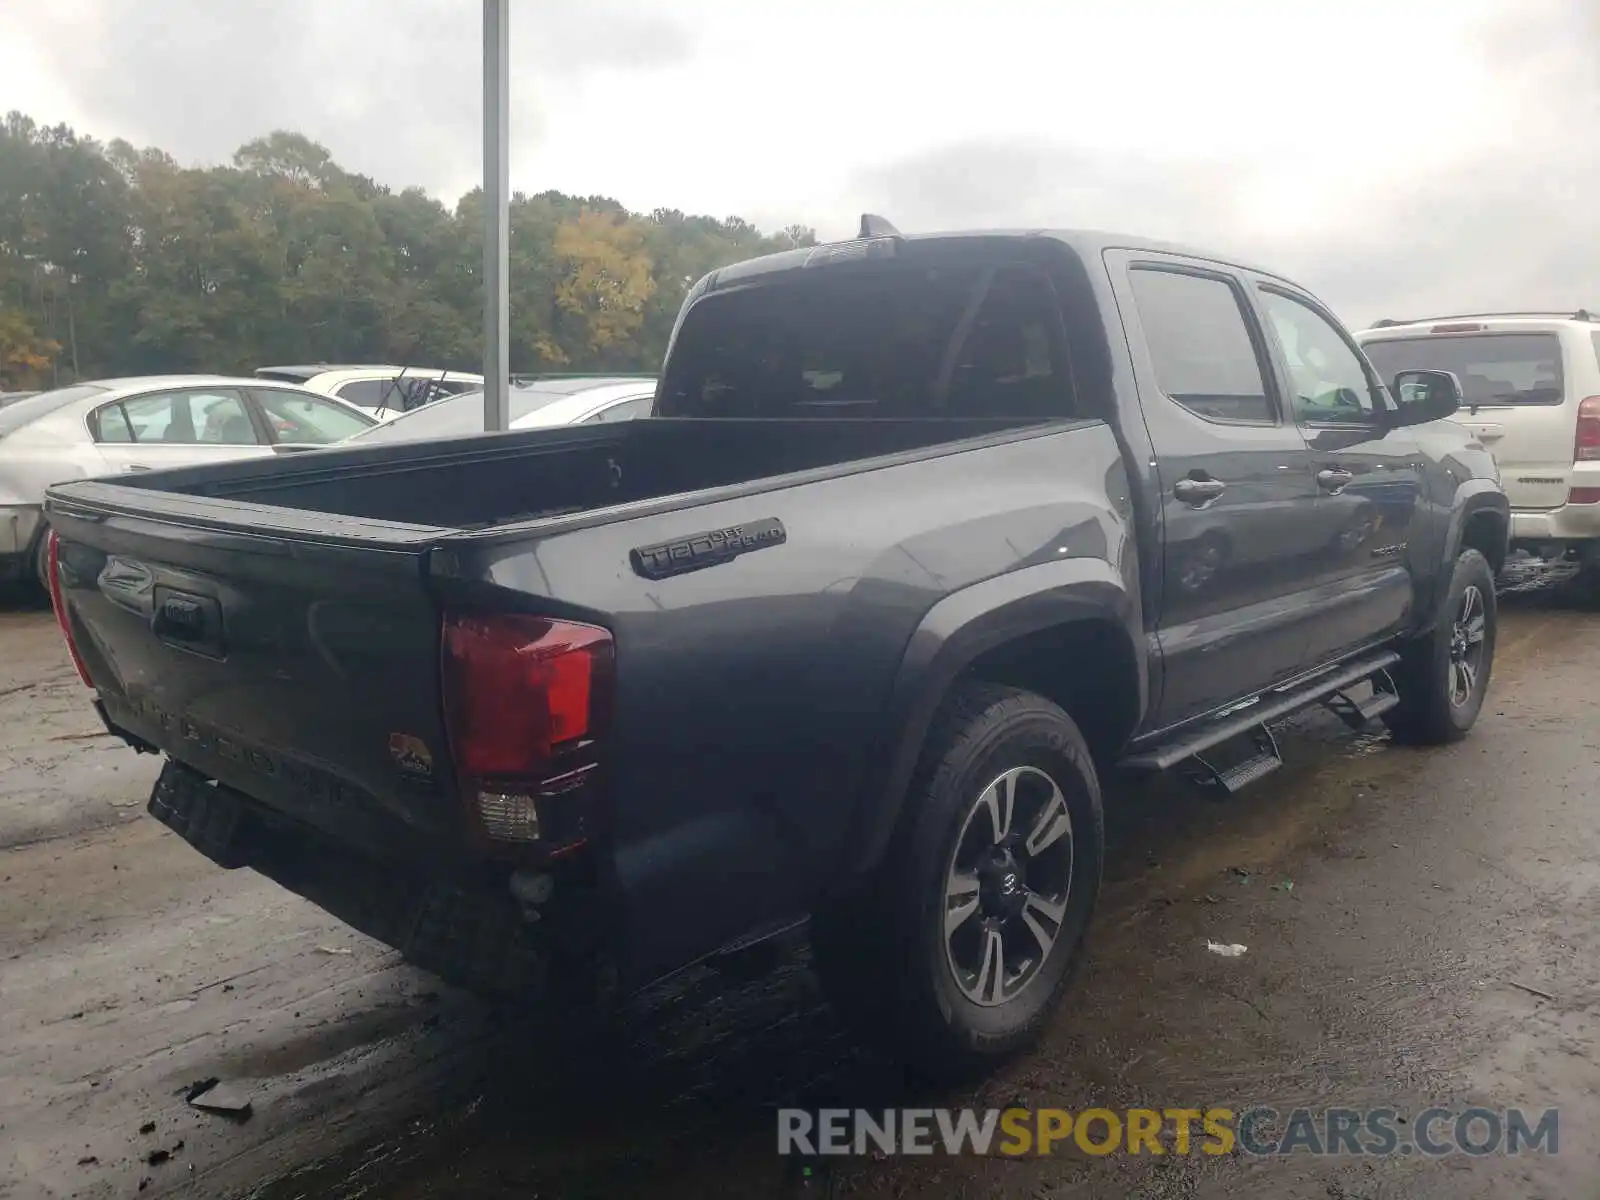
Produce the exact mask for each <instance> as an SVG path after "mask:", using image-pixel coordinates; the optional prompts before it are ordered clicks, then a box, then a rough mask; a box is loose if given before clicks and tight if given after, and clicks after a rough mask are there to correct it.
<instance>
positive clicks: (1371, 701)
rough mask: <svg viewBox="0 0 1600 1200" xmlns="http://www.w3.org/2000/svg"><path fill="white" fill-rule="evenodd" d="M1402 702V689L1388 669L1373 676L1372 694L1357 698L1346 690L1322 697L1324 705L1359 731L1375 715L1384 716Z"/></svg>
mask: <svg viewBox="0 0 1600 1200" xmlns="http://www.w3.org/2000/svg"><path fill="white" fill-rule="evenodd" d="M1399 703H1400V689H1399V688H1397V687H1395V685H1394V680H1393V679H1392V678H1391V677H1390V675H1389V672H1388V671H1379V672H1378V673H1377V674H1376V675H1374V676H1373V677H1372V695H1370V696H1368V697H1367V698H1366V699H1365V700H1357V699H1355V698H1353V697H1351V696H1350V695H1348V694H1346V693H1345V692H1335V693H1333V695H1331V696H1324V697H1323V698H1322V706H1323V707H1324V708H1326V709H1327V710H1328V711H1329V712H1331V713H1332V714H1333V715H1334V716H1336V717H1338V718H1339V719H1340V720H1341V721H1343V722H1344V723H1345V724H1346V725H1348V726H1350V728H1351V729H1354V730H1355V731H1356V732H1357V733H1359V732H1360V731H1361V730H1363V729H1365V728H1366V727H1367V723H1368V722H1369V721H1371V720H1372V718H1373V717H1379V716H1382V715H1383V714H1384V713H1386V712H1388V711H1389V710H1390V709H1391V708H1393V707H1394V706H1395V705H1397V704H1399Z"/></svg>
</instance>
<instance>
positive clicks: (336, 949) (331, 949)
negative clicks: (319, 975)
mask: <svg viewBox="0 0 1600 1200" xmlns="http://www.w3.org/2000/svg"><path fill="white" fill-rule="evenodd" d="M317 953H318V954H354V953H355V951H354V950H346V949H344V948H343V947H340V946H318V947H317Z"/></svg>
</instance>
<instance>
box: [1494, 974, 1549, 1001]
mask: <svg viewBox="0 0 1600 1200" xmlns="http://www.w3.org/2000/svg"><path fill="white" fill-rule="evenodd" d="M1506 982H1507V983H1509V984H1510V985H1511V986H1512V987H1514V988H1517V989H1519V990H1520V991H1524V992H1527V993H1528V995H1530V996H1537V997H1539V999H1541V1000H1551V1001H1553V1000H1554V999H1555V997H1554V996H1552V995H1551V994H1550V993H1549V992H1547V991H1544V990H1543V989H1541V988H1536V987H1533V986H1532V985H1531V984H1526V983H1518V982H1517V981H1516V980H1515V979H1508V980H1506Z"/></svg>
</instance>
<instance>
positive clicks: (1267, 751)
mask: <svg viewBox="0 0 1600 1200" xmlns="http://www.w3.org/2000/svg"><path fill="white" fill-rule="evenodd" d="M1255 751H1256V752H1255V753H1254V754H1252V755H1251V756H1250V757H1249V758H1246V759H1244V760H1242V761H1241V762H1236V763H1234V764H1233V765H1232V766H1231V767H1217V766H1215V765H1213V764H1212V763H1210V762H1207V761H1206V759H1205V758H1204V757H1203V756H1201V755H1199V754H1196V755H1195V756H1194V761H1195V762H1196V763H1197V764H1199V768H1200V769H1199V770H1197V771H1195V772H1193V775H1194V781H1195V782H1196V783H1198V784H1199V785H1200V786H1201V787H1219V788H1221V789H1222V790H1223V791H1225V792H1227V793H1228V795H1230V796H1231V795H1233V793H1235V792H1238V791H1243V790H1244V789H1245V788H1247V787H1249V786H1250V785H1251V784H1252V783H1254V782H1255V781H1256V780H1258V779H1260V778H1262V777H1263V776H1266V775H1270V774H1272V773H1273V772H1274V771H1276V770H1277V769H1278V768H1279V767H1281V766H1283V755H1282V754H1280V753H1278V739H1277V738H1275V737H1273V736H1272V730H1270V729H1268V728H1267V727H1266V726H1265V725H1258V726H1257V727H1256V731H1255Z"/></svg>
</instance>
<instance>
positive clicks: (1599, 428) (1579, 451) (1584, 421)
mask: <svg viewBox="0 0 1600 1200" xmlns="http://www.w3.org/2000/svg"><path fill="white" fill-rule="evenodd" d="M1572 461H1573V462H1600V396H1590V397H1589V398H1588V399H1586V400H1581V401H1579V403H1578V432H1577V434H1576V436H1575V437H1574V438H1573V442H1572Z"/></svg>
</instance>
